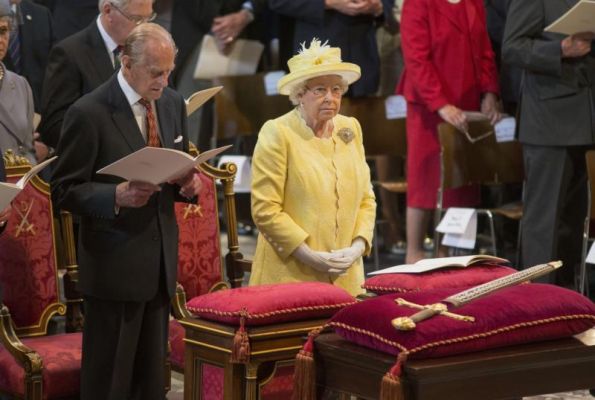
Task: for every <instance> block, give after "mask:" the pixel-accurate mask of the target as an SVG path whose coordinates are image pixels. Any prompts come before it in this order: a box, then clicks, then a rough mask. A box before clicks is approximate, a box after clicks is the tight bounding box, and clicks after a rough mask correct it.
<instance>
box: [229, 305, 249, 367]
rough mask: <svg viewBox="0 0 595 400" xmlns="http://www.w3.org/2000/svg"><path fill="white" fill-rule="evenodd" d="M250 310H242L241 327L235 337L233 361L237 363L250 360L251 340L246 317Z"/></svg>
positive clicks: (232, 352) (232, 351)
mask: <svg viewBox="0 0 595 400" xmlns="http://www.w3.org/2000/svg"><path fill="white" fill-rule="evenodd" d="M247 316H248V312H247V311H246V310H242V312H241V313H240V327H239V328H238V330H237V331H236V334H235V336H234V337H233V347H232V349H231V360H230V361H231V362H232V363H236V364H245V363H247V362H248V361H250V340H249V338H248V332H246V317H247Z"/></svg>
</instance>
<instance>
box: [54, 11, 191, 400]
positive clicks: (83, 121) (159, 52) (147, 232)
mask: <svg viewBox="0 0 595 400" xmlns="http://www.w3.org/2000/svg"><path fill="white" fill-rule="evenodd" d="M175 54H176V47H175V44H174V42H173V40H172V38H171V36H170V35H169V33H167V31H165V30H164V29H163V28H161V27H160V26H158V25H156V24H152V23H146V24H141V25H139V26H137V27H136V28H135V29H134V30H133V31H132V32H131V33H130V35H129V36H128V38H127V39H126V43H125V46H124V49H123V51H122V56H121V61H122V67H121V70H120V71H119V72H118V74H117V75H114V76H113V77H112V78H110V79H109V80H108V81H107V82H106V83H105V84H103V85H101V86H100V87H99V88H97V89H96V90H94V91H93V92H91V93H89V94H88V95H85V96H84V97H82V98H81V99H80V100H78V101H77V102H75V103H74V104H73V105H72V107H71V108H70V109H69V111H68V112H67V113H66V115H65V118H64V125H63V130H62V139H63V140H60V143H59V145H58V149H57V151H58V154H59V157H60V158H59V159H58V162H57V163H56V169H55V172H54V175H53V178H52V185H51V187H52V199H53V200H54V202H55V204H56V205H57V206H58V207H60V208H63V209H66V210H69V211H71V212H73V213H75V214H78V215H80V217H81V223H80V231H79V238H78V239H79V247H78V248H79V254H78V256H79V264H80V282H79V283H80V290H81V292H82V294H83V297H84V307H85V326H84V331H83V360H82V371H81V398H82V399H85V400H93V399H97V400H106V399H107V400H111V399H143V400H152V399H155V400H163V399H164V398H165V391H164V388H165V381H164V375H165V374H164V366H165V359H166V349H167V323H168V318H169V301H170V298H171V296H173V294H174V290H175V285H176V271H177V255H178V254H177V249H178V240H177V238H178V228H177V224H176V217H175V213H174V201H175V200H180V201H182V200H183V201H193V200H195V197H196V196H197V195H198V194H199V192H200V188H201V185H200V180H199V178H198V176H197V175H196V170H195V169H191V170H190V171H189V172H188V173H185V174H184V175H183V176H181V177H178V178H174V179H172V180H170V181H169V182H166V183H162V184H159V185H156V184H151V183H147V182H142V181H125V180H123V179H122V178H118V177H115V176H110V175H103V174H98V173H97V171H98V170H99V169H101V168H103V167H105V166H106V165H108V164H111V163H113V162H114V161H117V160H119V159H121V158H123V157H125V156H127V155H129V154H131V153H133V152H135V151H137V150H140V149H142V148H144V147H146V146H153V147H163V148H168V149H177V150H182V151H188V146H189V143H188V136H187V128H186V106H185V104H184V99H183V98H182V96H181V95H179V94H177V93H176V92H174V91H173V90H171V89H169V88H167V83H168V78H169V75H170V73H171V71H172V70H173V68H174V58H175Z"/></svg>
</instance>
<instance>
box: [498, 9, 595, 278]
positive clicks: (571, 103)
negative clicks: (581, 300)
mask: <svg viewBox="0 0 595 400" xmlns="http://www.w3.org/2000/svg"><path fill="white" fill-rule="evenodd" d="M576 3H577V0H557V1H552V0H513V1H512V3H511V5H510V8H509V10H508V18H507V21H506V27H505V32H504V43H503V47H502V54H503V60H504V62H505V63H509V64H512V65H515V66H518V67H521V68H523V70H524V71H523V73H524V76H523V84H522V88H521V100H520V104H519V107H520V117H519V121H518V131H519V140H520V141H521V142H522V144H523V155H524V161H525V173H526V186H525V201H524V207H525V209H524V215H523V223H522V250H521V251H522V259H523V266H524V267H529V266H532V265H535V264H540V263H543V262H547V261H550V260H557V259H561V260H562V261H564V264H565V267H564V268H562V269H561V270H559V271H558V272H557V275H556V277H555V278H556V283H558V284H560V285H563V286H569V287H572V286H575V271H576V269H577V268H578V265H579V264H580V260H581V254H582V251H581V243H582V240H581V234H582V230H583V221H584V219H585V216H586V213H587V174H586V166H585V150H586V149H588V148H590V147H591V146H592V145H593V144H594V143H595V123H594V121H595V52H594V50H593V48H592V44H593V42H592V40H593V33H577V34H575V35H572V36H565V35H560V34H555V33H547V32H544V28H545V27H546V26H548V25H549V24H551V23H552V22H554V21H555V20H556V19H557V18H559V17H560V16H561V15H563V14H564V13H565V12H567V11H568V10H569V9H570V8H571V7H572V6H573V5H574V4H576Z"/></svg>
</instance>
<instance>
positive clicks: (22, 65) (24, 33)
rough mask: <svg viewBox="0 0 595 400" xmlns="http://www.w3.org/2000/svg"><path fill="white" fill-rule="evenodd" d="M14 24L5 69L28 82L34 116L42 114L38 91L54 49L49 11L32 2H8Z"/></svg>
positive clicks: (21, 0) (11, 0) (25, 0)
mask: <svg viewBox="0 0 595 400" xmlns="http://www.w3.org/2000/svg"><path fill="white" fill-rule="evenodd" d="M10 3H11V5H12V8H13V11H14V12H15V20H16V24H15V27H14V29H13V30H12V32H11V35H10V44H9V50H8V52H7V54H6V57H4V60H3V62H4V65H5V66H6V67H7V68H8V69H9V70H11V71H13V72H14V73H16V74H19V75H21V76H23V77H25V78H26V79H27V82H29V85H30V86H31V90H32V91H33V102H34V104H35V112H36V113H41V88H42V85H43V77H44V74H45V69H46V66H47V62H48V55H49V53H50V50H51V49H52V46H53V45H54V41H55V38H54V30H53V24H52V16H51V14H50V11H49V10H48V9H47V8H46V7H44V6H41V5H39V4H35V3H33V2H32V1H31V0H10Z"/></svg>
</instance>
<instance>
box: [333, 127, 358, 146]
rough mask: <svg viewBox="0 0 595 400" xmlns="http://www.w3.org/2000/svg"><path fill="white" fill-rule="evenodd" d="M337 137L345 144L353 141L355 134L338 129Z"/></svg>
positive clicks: (346, 129)
mask: <svg viewBox="0 0 595 400" xmlns="http://www.w3.org/2000/svg"><path fill="white" fill-rule="evenodd" d="M337 135H339V137H340V138H341V140H342V141H344V142H345V144H347V143H349V142H351V141H352V140H353V137H354V136H355V134H354V133H353V131H352V130H351V129H350V128H341V129H339V132H338V133H337Z"/></svg>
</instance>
